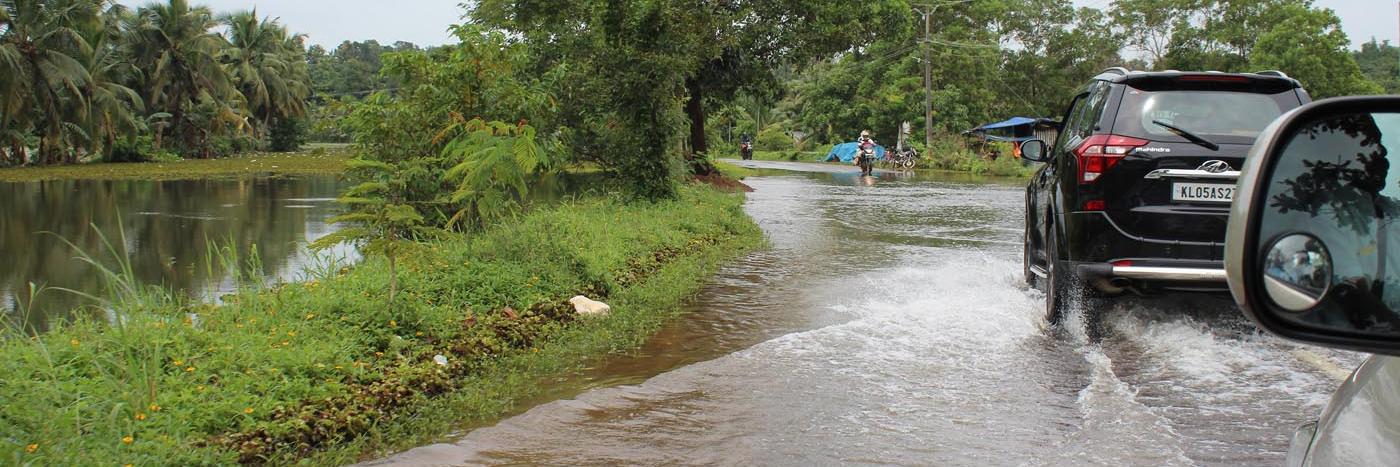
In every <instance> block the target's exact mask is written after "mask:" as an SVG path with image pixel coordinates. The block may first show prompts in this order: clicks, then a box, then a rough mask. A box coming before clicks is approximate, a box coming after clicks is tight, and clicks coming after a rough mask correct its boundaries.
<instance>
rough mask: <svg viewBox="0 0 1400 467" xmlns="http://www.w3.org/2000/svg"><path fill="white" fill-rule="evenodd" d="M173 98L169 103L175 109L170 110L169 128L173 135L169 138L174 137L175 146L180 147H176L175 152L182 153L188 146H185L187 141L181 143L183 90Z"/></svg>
mask: <svg viewBox="0 0 1400 467" xmlns="http://www.w3.org/2000/svg"><path fill="white" fill-rule="evenodd" d="M174 97H175V98H174V99H171V102H173V103H174V104H175V108H173V109H170V123H171V125H170V128H171V129H173V130H174V131H175V133H174V134H173V135H171V136H174V137H175V145H176V146H181V147H177V148H176V150H177V151H181V152H183V151H184V150H185V149H187V148H188V147H189V145H188V144H185V143H187V141H182V139H183V138H184V132H185V103H184V100H185V91H184V90H183V89H180V90H177V91H175V96H174ZM182 155H183V154H182Z"/></svg>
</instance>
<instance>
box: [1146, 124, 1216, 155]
mask: <svg viewBox="0 0 1400 467" xmlns="http://www.w3.org/2000/svg"><path fill="white" fill-rule="evenodd" d="M1152 123H1153V124H1155V125H1158V126H1161V127H1162V128H1166V129H1168V130H1171V131H1172V133H1176V135H1177V136H1180V137H1182V138H1186V139H1187V140H1189V141H1191V142H1192V143H1196V144H1197V145H1198V146H1200V147H1203V148H1206V149H1209V150H1212V151H1219V150H1220V145H1218V144H1215V143H1212V142H1210V141H1206V139H1205V138H1202V137H1200V136H1196V134H1195V133H1192V132H1189V131H1186V130H1183V129H1181V128H1177V127H1175V126H1172V124H1170V123H1166V122H1163V121H1161V120H1153V121H1152Z"/></svg>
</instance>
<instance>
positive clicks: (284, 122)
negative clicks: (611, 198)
mask: <svg viewBox="0 0 1400 467" xmlns="http://www.w3.org/2000/svg"><path fill="white" fill-rule="evenodd" d="M306 126H307V125H306V120H305V119H302V118H281V119H277V123H274V124H273V125H272V132H271V134H270V135H268V137H269V139H270V140H271V141H270V145H269V149H271V150H272V152H292V151H296V150H298V149H301V145H303V144H306V129H307V128H306Z"/></svg>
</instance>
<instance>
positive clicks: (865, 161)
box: [855, 146, 875, 176]
mask: <svg viewBox="0 0 1400 467" xmlns="http://www.w3.org/2000/svg"><path fill="white" fill-rule="evenodd" d="M855 163H856V165H858V166H860V175H861V176H870V175H871V174H872V173H873V172H874V171H875V147H874V146H871V147H862V148H859V149H857V150H856V160H855Z"/></svg>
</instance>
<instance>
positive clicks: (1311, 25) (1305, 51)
mask: <svg viewBox="0 0 1400 467" xmlns="http://www.w3.org/2000/svg"><path fill="white" fill-rule="evenodd" d="M1283 10H1284V11H1285V12H1286V13H1285V14H1284V15H1283V17H1284V19H1283V21H1281V22H1280V23H1278V24H1277V25H1275V26H1274V27H1273V28H1272V29H1270V30H1269V31H1268V32H1266V33H1264V34H1262V35H1260V36H1259V40H1258V41H1257V42H1256V44H1255V46H1254V50H1253V55H1251V56H1250V60H1249V63H1250V65H1251V67H1252V68H1254V69H1260V70H1285V71H1286V72H1287V73H1288V74H1289V75H1291V76H1293V77H1294V78H1297V79H1298V80H1299V81H1301V82H1302V83H1303V86H1304V87H1305V88H1306V89H1308V91H1309V92H1310V93H1312V95H1313V97H1317V98H1324V97H1334V96H1346V95H1355V94H1379V93H1380V92H1381V87H1380V86H1379V85H1377V84H1375V83H1373V82H1371V81H1369V80H1367V79H1366V77H1365V75H1362V74H1361V68H1360V67H1359V66H1357V64H1356V59H1355V58H1354V57H1352V54H1351V52H1350V51H1349V50H1347V47H1348V45H1350V43H1351V41H1350V40H1349V39H1347V35H1346V33H1344V32H1342V21H1341V19H1339V18H1337V15H1336V13H1333V12H1332V10H1326V9H1313V8H1307V7H1304V6H1301V5H1291V6H1288V7H1286V8H1283Z"/></svg>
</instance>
